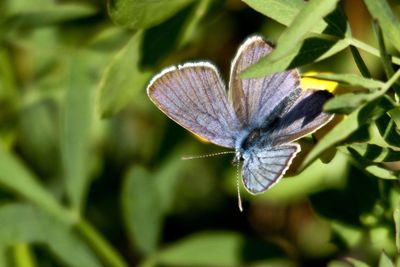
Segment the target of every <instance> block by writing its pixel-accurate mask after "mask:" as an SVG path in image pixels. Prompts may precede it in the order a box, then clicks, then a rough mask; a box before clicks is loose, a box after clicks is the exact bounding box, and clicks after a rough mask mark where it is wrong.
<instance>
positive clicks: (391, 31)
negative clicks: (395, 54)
mask: <svg viewBox="0 0 400 267" xmlns="http://www.w3.org/2000/svg"><path fill="white" fill-rule="evenodd" d="M364 3H365V5H366V6H367V8H368V11H369V13H370V14H371V15H372V17H373V18H374V19H376V20H378V22H379V24H380V26H381V27H382V30H383V33H384V35H385V37H386V38H387V40H389V41H390V42H391V43H392V44H393V46H394V47H395V48H396V49H397V50H398V51H400V21H399V19H398V18H397V17H396V15H395V14H394V13H393V11H392V10H391V8H390V6H389V3H388V2H387V1H386V0H364Z"/></svg>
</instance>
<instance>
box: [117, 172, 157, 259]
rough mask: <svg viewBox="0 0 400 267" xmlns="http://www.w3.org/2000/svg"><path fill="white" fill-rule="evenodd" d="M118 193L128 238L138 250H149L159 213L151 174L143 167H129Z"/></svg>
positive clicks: (154, 238) (144, 251)
mask: <svg viewBox="0 0 400 267" xmlns="http://www.w3.org/2000/svg"><path fill="white" fill-rule="evenodd" d="M121 197H122V198H121V200H122V208H123V215H124V221H125V225H126V227H127V229H128V233H129V238H130V240H131V242H132V243H133V244H134V245H135V247H137V248H138V249H139V250H140V251H141V252H142V253H144V254H151V253H153V252H154V251H155V250H156V248H157V245H158V242H159V238H160V233H161V226H162V215H163V212H162V208H161V203H160V201H159V198H158V193H157V189H156V184H155V180H154V178H153V177H152V175H151V174H149V173H148V172H147V171H145V170H144V169H143V168H141V167H132V168H131V169H130V170H129V171H128V173H127V175H126V177H125V181H124V183H123V187H122V194H121Z"/></svg>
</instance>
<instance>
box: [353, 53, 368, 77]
mask: <svg viewBox="0 0 400 267" xmlns="http://www.w3.org/2000/svg"><path fill="white" fill-rule="evenodd" d="M350 51H351V54H352V56H353V59H354V62H355V63H356V65H357V68H358V70H359V71H360V73H361V74H362V76H364V77H366V78H371V73H370V72H369V70H368V67H367V64H365V62H364V60H363V58H362V56H361V54H360V52H359V51H358V49H357V47H355V46H353V45H350Z"/></svg>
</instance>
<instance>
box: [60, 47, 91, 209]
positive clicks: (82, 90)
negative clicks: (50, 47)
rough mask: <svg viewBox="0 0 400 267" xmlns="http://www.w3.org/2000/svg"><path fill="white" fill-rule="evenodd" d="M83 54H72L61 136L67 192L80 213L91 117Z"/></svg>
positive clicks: (84, 184)
mask: <svg viewBox="0 0 400 267" xmlns="http://www.w3.org/2000/svg"><path fill="white" fill-rule="evenodd" d="M86 60H87V59H86V58H85V54H84V53H77V54H75V55H72V57H71V59H70V61H69V79H68V80H69V84H68V88H67V92H66V96H65V111H64V118H63V119H64V120H63V128H62V133H63V135H62V138H61V149H62V151H61V154H62V162H63V168H64V179H65V184H66V192H67V195H68V198H69V201H70V204H71V205H72V207H73V209H74V210H75V211H77V212H79V211H80V210H81V209H82V204H83V201H84V199H85V195H86V190H87V186H88V183H89V169H88V162H89V156H90V154H89V148H90V132H91V124H92V118H93V106H94V103H93V101H92V99H93V88H92V87H91V83H90V80H89V77H90V75H89V73H88V70H87V68H86V65H85V62H86Z"/></svg>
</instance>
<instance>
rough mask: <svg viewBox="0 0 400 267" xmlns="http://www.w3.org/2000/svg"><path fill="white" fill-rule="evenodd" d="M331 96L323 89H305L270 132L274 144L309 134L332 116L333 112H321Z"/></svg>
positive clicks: (287, 141)
mask: <svg viewBox="0 0 400 267" xmlns="http://www.w3.org/2000/svg"><path fill="white" fill-rule="evenodd" d="M331 97H332V94H331V93H329V92H328V91H325V90H307V91H305V92H303V94H302V96H301V97H299V98H298V99H297V101H296V102H295V103H294V104H293V106H292V107H291V108H290V109H289V110H288V111H287V112H286V113H285V114H284V115H283V116H282V117H281V118H280V119H279V121H278V122H277V123H276V125H275V126H274V128H275V129H274V130H273V132H272V133H271V139H272V140H274V144H275V145H278V144H285V143H289V142H292V141H295V140H297V139H299V138H301V137H302V136H305V135H307V134H310V133H312V132H314V131H316V130H318V129H319V128H321V127H322V126H324V125H325V124H326V123H328V122H329V121H330V120H331V119H332V118H333V114H329V113H326V112H323V110H322V109H323V105H324V104H325V103H326V101H327V100H329V99H330V98H331Z"/></svg>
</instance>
